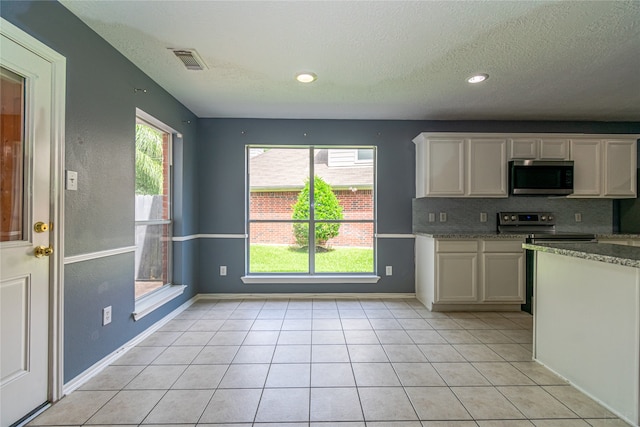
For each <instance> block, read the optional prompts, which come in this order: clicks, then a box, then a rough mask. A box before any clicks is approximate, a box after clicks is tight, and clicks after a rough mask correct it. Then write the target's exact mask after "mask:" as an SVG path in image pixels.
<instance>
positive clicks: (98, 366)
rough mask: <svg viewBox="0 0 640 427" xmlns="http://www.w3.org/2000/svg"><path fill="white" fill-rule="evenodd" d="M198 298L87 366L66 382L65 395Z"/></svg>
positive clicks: (195, 298) (196, 298)
mask: <svg viewBox="0 0 640 427" xmlns="http://www.w3.org/2000/svg"><path fill="white" fill-rule="evenodd" d="M197 300H198V297H197V296H195V297H193V298H191V299H190V300H189V301H187V302H185V303H184V304H182V305H181V306H180V307H178V308H176V309H175V310H173V311H172V312H171V313H169V314H167V315H166V316H165V317H163V318H162V319H160V320H158V321H157V322H156V323H154V324H153V325H151V326H149V327H148V328H147V329H145V330H144V331H143V332H141V333H140V334H138V335H136V336H135V337H134V338H132V339H131V340H129V341H128V342H127V343H126V344H124V345H123V346H122V347H120V348H118V349H117V350H116V351H114V352H113V353H111V354H109V355H107V356H105V357H104V358H102V359H101V360H100V361H98V362H97V363H94V364H93V365H92V366H90V367H89V368H87V369H86V370H85V371H84V372H82V373H81V374H79V375H78V376H76V377H75V378H73V379H72V380H70V381H69V382H67V383H66V384H64V387H63V395H67V394H69V393H71V392H72V391H75V390H77V389H78V388H80V387H82V385H84V384H85V383H86V382H87V381H89V380H90V379H91V378H93V377H94V376H96V375H97V374H99V373H100V372H101V371H102V370H103V369H104V368H106V367H107V366H109V365H110V364H112V363H113V362H115V361H116V360H118V359H119V358H120V357H121V356H123V355H124V354H125V353H126V352H127V351H129V350H131V349H132V348H133V347H135V346H136V345H138V344H139V343H141V342H142V341H144V340H145V339H146V338H148V337H149V336H150V335H151V334H153V333H154V332H156V331H157V330H158V329H160V328H161V327H163V326H164V325H166V324H167V323H168V322H169V321H171V320H172V319H173V318H174V317H176V316H177V315H178V314H180V313H182V312H183V311H185V310H186V309H187V308H189V306H191V305H192V304H193V303H194V302H196V301H197Z"/></svg>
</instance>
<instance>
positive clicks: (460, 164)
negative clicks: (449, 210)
mask: <svg viewBox="0 0 640 427" xmlns="http://www.w3.org/2000/svg"><path fill="white" fill-rule="evenodd" d="M426 144H427V146H426V153H425V154H426V157H427V158H426V162H425V163H424V164H423V166H424V167H426V171H425V177H426V184H425V187H426V188H425V196H431V197H434V196H435V197H448V196H464V146H465V144H464V140H463V139H430V140H427V141H426Z"/></svg>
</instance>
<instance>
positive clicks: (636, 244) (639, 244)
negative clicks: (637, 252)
mask: <svg viewBox="0 0 640 427" xmlns="http://www.w3.org/2000/svg"><path fill="white" fill-rule="evenodd" d="M631 245H632V246H640V240H632V241H631Z"/></svg>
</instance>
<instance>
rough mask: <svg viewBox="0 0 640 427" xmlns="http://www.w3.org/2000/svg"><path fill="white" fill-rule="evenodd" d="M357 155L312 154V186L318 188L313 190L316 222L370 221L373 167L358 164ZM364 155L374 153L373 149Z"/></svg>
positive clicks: (320, 151)
mask: <svg viewBox="0 0 640 427" xmlns="http://www.w3.org/2000/svg"><path fill="white" fill-rule="evenodd" d="M356 151H361V150H355V149H346V148H344V149H343V148H329V149H316V150H315V156H314V171H315V175H316V179H315V182H318V185H316V187H318V188H315V189H314V191H315V196H316V202H315V215H316V220H323V219H345V220H350V219H368V220H373V216H374V209H373V208H374V198H373V182H374V168H373V163H367V164H358V163H357V161H356V158H355V152H356ZM364 151H370V152H371V153H373V149H367V150H364ZM331 194H333V196H332V195H331Z"/></svg>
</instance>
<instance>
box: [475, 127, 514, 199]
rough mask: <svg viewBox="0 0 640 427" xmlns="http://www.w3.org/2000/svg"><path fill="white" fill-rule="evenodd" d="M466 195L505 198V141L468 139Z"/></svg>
mask: <svg viewBox="0 0 640 427" xmlns="http://www.w3.org/2000/svg"><path fill="white" fill-rule="evenodd" d="M467 151H468V167H467V186H466V188H467V191H466V194H467V195H469V196H474V197H506V196H507V168H506V164H507V141H506V140H505V139H470V140H468V141H467Z"/></svg>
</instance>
